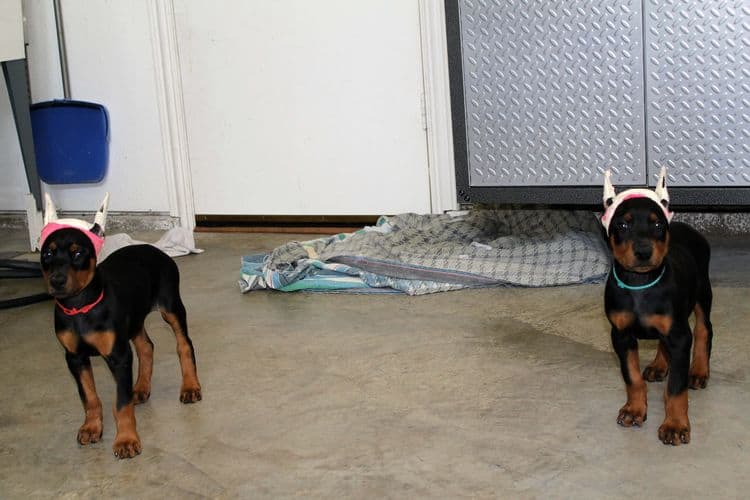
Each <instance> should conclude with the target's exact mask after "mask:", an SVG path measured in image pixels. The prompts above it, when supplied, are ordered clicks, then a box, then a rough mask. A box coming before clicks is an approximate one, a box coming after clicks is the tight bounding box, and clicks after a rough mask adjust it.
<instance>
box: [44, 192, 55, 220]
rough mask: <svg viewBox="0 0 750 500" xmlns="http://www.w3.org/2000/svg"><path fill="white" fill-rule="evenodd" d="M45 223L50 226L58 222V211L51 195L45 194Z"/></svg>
mask: <svg viewBox="0 0 750 500" xmlns="http://www.w3.org/2000/svg"><path fill="white" fill-rule="evenodd" d="M44 202H45V203H44V223H45V224H49V223H50V222H54V221H56V220H57V209H56V208H55V203H54V202H53V201H52V197H50V195H49V193H44Z"/></svg>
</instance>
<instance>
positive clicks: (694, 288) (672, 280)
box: [602, 171, 713, 445]
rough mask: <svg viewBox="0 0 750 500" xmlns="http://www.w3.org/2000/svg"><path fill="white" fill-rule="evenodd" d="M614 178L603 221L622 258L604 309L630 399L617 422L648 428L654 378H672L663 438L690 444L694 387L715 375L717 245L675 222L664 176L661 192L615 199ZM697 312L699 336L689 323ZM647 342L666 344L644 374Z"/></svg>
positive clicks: (615, 263) (616, 261) (610, 281)
mask: <svg viewBox="0 0 750 500" xmlns="http://www.w3.org/2000/svg"><path fill="white" fill-rule="evenodd" d="M606 179H607V180H606V184H605V194H604V204H605V209H606V211H605V214H604V216H603V217H602V223H603V225H604V227H605V229H606V230H607V238H608V242H609V247H610V249H611V251H612V255H613V257H614V259H613V263H612V270H611V272H610V275H609V279H608V280H607V284H606V289H605V296H604V307H605V311H606V314H607V318H608V319H609V322H610V323H611V325H612V345H613V346H614V349H615V352H616V353H617V356H618V358H619V360H620V369H621V371H622V377H623V379H624V380H625V387H626V390H627V397H628V399H627V402H626V403H625V406H623V407H622V408H621V409H620V412H619V414H618V416H617V423H619V424H620V425H622V426H625V427H631V426H641V425H642V424H643V422H645V421H646V415H647V407H648V404H647V400H646V392H647V391H646V381H649V382H653V381H661V380H663V379H664V378H665V377H666V378H667V384H666V388H665V392H664V403H665V416H664V421H663V422H662V424H661V426H660V427H659V439H660V440H661V441H662V442H663V443H664V444H672V445H679V444H681V443H689V442H690V421H689V419H688V391H687V390H688V387H689V388H691V389H702V388H705V387H706V383H707V381H708V378H709V373H710V372H709V358H710V356H711V343H712V338H713V329H712V327H711V319H710V315H711V300H712V292H711V283H710V281H709V274H708V267H709V259H710V254H711V251H710V247H709V245H708V242H707V241H706V239H705V238H704V237H703V236H701V235H700V234H699V233H698V232H697V231H695V230H694V229H693V228H691V227H690V226H688V225H686V224H683V223H679V222H674V223H670V221H671V216H672V213H671V212H670V211H669V208H668V207H669V196H668V194H667V189H666V177H665V172H664V171H662V175H661V178H660V180H659V184H658V186H657V189H656V190H655V191H650V190H646V189H630V190H627V191H624V192H622V193H620V194H619V195H617V196H615V193H614V188H613V187H612V185H611V182H610V180H609V173H607V176H606ZM692 313H694V314H695V327H694V329H693V331H691V330H690V325H689V323H688V318H689V316H690V315H691V314H692ZM640 338H647V339H658V340H659V347H658V350H657V354H656V358H655V359H654V360H653V361H652V362H651V363H650V364H649V365H648V366H647V367H646V368H645V369H644V370H643V374H642V375H641V372H640V368H639V362H638V341H637V339H640ZM691 345H693V356H692V363H691V359H690V352H691Z"/></svg>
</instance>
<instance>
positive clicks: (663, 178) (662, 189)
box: [654, 167, 669, 208]
mask: <svg viewBox="0 0 750 500" xmlns="http://www.w3.org/2000/svg"><path fill="white" fill-rule="evenodd" d="M654 192H655V193H656V197H657V198H659V202H660V203H661V204H662V205H663V206H664V208H669V193H668V192H667V168H666V167H661V172H659V182H657V183H656V189H654Z"/></svg>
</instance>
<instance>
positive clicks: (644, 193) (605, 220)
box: [602, 188, 674, 234]
mask: <svg viewBox="0 0 750 500" xmlns="http://www.w3.org/2000/svg"><path fill="white" fill-rule="evenodd" d="M633 198H648V199H649V200H651V201H653V202H654V203H656V204H657V205H658V206H659V208H661V210H662V212H664V216H665V217H666V218H667V221H668V222H671V221H672V216H673V215H674V213H673V212H670V211H669V209H668V208H667V207H665V206H664V205H663V204H662V203H661V200H659V197H658V196H656V193H654V192H653V191H651V190H650V189H641V188H633V189H628V190H626V191H623V192H622V193H620V194H618V195H617V196H615V197H614V198H613V200H612V204H611V205H609V206H608V207H607V209H606V210H605V211H604V214H603V215H602V226H604V229H606V230H607V234H609V223H610V222H612V216H613V215H615V211H617V207H619V206H620V205H621V204H622V202H624V201H625V200H632V199H633Z"/></svg>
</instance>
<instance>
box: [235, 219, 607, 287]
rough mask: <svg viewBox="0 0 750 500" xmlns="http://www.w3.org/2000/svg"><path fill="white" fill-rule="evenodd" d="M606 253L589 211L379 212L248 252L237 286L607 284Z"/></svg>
mask: <svg viewBox="0 0 750 500" xmlns="http://www.w3.org/2000/svg"><path fill="white" fill-rule="evenodd" d="M608 270H609V253H608V251H607V248H606V244H605V242H604V240H603V238H602V236H601V229H600V226H599V223H598V221H597V219H596V217H595V216H594V214H593V213H591V212H584V211H558V210H475V211H469V212H454V213H450V214H444V215H417V214H402V215H397V216H393V217H381V218H380V219H379V220H378V222H377V225H376V226H374V227H366V228H364V229H362V230H360V231H357V232H355V233H348V234H338V235H335V236H331V237H326V238H319V239H315V240H310V241H305V242H290V243H287V244H285V245H282V246H280V247H278V248H276V249H275V250H274V251H273V252H272V253H271V254H269V255H251V256H246V257H244V258H243V259H242V269H241V279H240V282H239V284H240V289H241V291H242V292H247V291H250V290H255V289H264V288H271V289H276V290H282V291H293V290H326V291H340V290H346V291H358V292H362V291H374V290H376V289H380V288H389V289H391V290H397V291H401V292H405V293H408V294H410V295H421V294H425V293H431V292H437V291H445V290H455V289H459V288H466V287H480V286H502V285H505V286H529V287H539V286H555V285H568V284H574V283H594V282H601V281H602V280H603V278H604V277H605V276H606V273H607V271H608Z"/></svg>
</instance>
